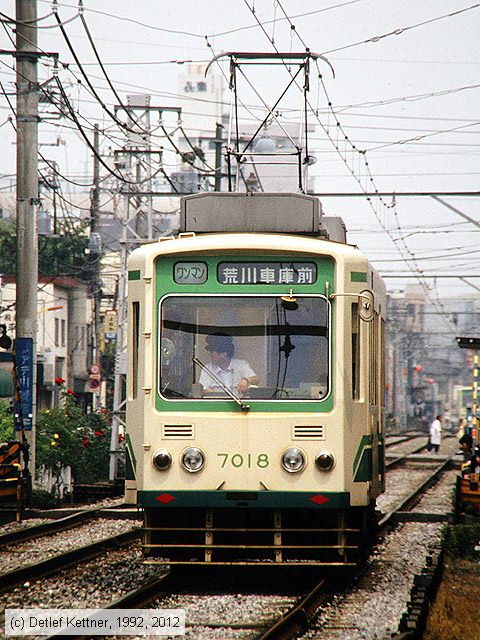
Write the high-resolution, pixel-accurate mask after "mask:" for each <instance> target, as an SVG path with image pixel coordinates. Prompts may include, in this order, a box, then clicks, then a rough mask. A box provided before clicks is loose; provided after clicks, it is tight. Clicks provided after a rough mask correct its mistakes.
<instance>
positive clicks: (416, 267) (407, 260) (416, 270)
mask: <svg viewBox="0 0 480 640" xmlns="http://www.w3.org/2000/svg"><path fill="white" fill-rule="evenodd" d="M244 2H245V4H246V5H247V7H248V9H249V10H250V11H251V13H252V14H253V16H254V17H255V19H256V20H257V22H258V25H259V27H260V29H261V30H262V31H263V33H264V34H265V35H266V36H267V38H268V39H269V41H270V38H269V37H268V34H267V32H266V30H265V28H264V26H263V24H262V23H261V22H260V20H259V19H258V18H257V16H256V14H255V11H254V9H253V8H252V7H251V6H250V5H249V3H248V0H244ZM277 2H278V5H279V7H280V8H281V10H282V12H283V13H284V16H285V17H286V19H287V20H288V21H289V24H290V27H291V32H292V33H295V34H296V36H297V37H298V38H299V40H300V41H301V43H302V45H303V46H304V47H305V50H306V51H307V52H308V51H309V48H308V46H307V45H306V43H305V41H304V40H303V39H302V37H301V36H300V34H299V33H298V32H297V30H296V29H295V25H293V23H292V22H291V20H290V18H289V16H288V14H287V13H286V11H285V10H284V8H283V6H282V3H281V1H280V0H277ZM479 6H480V5H479ZM455 13H456V12H455ZM271 45H272V46H273V48H274V49H275V51H276V52H277V53H279V51H278V49H277V47H276V46H275V43H274V42H271ZM325 53H326V52H325ZM315 62H316V65H317V69H318V77H319V80H320V82H321V85H322V88H323V90H324V93H325V95H326V97H327V100H328V106H329V108H331V110H332V113H333V114H334V116H335V118H336V124H337V127H339V128H340V131H341V132H342V134H343V136H344V138H345V140H346V141H347V142H348V143H349V144H350V145H351V147H352V150H355V151H357V148H356V145H354V144H353V143H351V142H350V141H349V138H348V136H347V135H346V133H345V131H344V130H343V128H342V125H341V123H340V122H339V121H338V116H337V115H336V114H335V112H334V111H333V108H332V102H331V100H330V98H329V96H328V92H327V90H326V86H325V84H324V82H323V75H322V73H321V72H320V69H319V67H318V60H316V61H315ZM284 66H285V67H286V69H287V71H289V68H288V66H287V64H286V63H285V62H284ZM289 73H291V72H290V71H289ZM307 103H308V106H309V108H310V109H311V110H312V111H313V113H314V114H315V110H314V109H312V107H311V105H310V103H309V102H308V101H307ZM317 120H318V122H319V124H320V125H321V126H322V128H323V130H324V131H325V133H326V134H327V137H328V138H329V139H330V141H331V142H332V144H334V146H335V148H336V149H337V151H338V152H339V155H340V157H341V158H342V160H343V161H344V163H345V164H346V166H347V167H348V168H349V170H350V172H351V173H352V176H353V177H354V178H355V180H356V181H357V183H358V184H359V186H360V188H361V189H362V191H364V192H366V189H364V187H363V185H362V183H361V181H360V180H359V179H358V178H357V176H356V175H355V173H354V171H353V170H352V169H351V168H350V167H349V166H348V163H347V161H346V158H344V157H343V155H342V154H341V152H340V150H339V148H338V144H335V142H334V141H333V140H332V139H331V137H330V135H329V134H328V131H327V130H326V129H325V127H324V125H323V123H321V121H320V119H319V118H318V115H317ZM358 152H359V153H360V154H363V155H365V151H362V150H358ZM364 161H365V166H366V168H367V172H368V175H369V180H370V182H371V183H373V185H374V184H375V183H374V178H373V175H372V173H371V170H370V167H369V163H368V160H367V158H366V157H365V158H364ZM374 190H375V191H377V192H378V189H377V188H376V187H375V189H374ZM377 197H378V199H379V201H380V202H381V203H382V205H383V206H384V207H386V208H389V209H392V208H393V210H394V215H395V216H396V220H397V224H398V212H397V210H396V202H395V200H394V201H393V202H392V204H391V205H390V204H387V203H386V202H385V200H384V199H383V197H382V196H377ZM367 202H368V203H369V204H370V207H371V209H372V211H373V213H374V214H375V217H376V218H377V220H378V222H379V224H380V225H381V226H382V228H383V229H384V230H385V232H386V233H387V234H388V235H389V237H390V238H391V240H392V241H393V242H394V244H397V241H396V239H395V238H394V236H393V235H392V233H391V231H390V230H389V229H388V227H386V225H385V224H384V222H383V221H382V220H381V218H380V216H379V215H378V212H377V211H376V208H375V207H374V206H373V203H372V200H371V198H370V197H367ZM402 244H403V246H404V249H405V250H406V251H407V253H408V254H409V256H410V257H407V256H405V255H404V254H403V255H402V257H403V259H404V260H405V263H406V264H407V266H408V268H409V269H410V270H411V271H412V273H413V274H414V275H415V276H416V277H417V279H418V280H419V282H420V284H421V285H422V287H423V288H424V290H425V292H426V295H427V296H428V297H430V288H429V286H428V283H427V282H426V281H425V279H424V277H423V272H422V269H421V268H420V267H419V265H418V263H417V261H416V258H415V256H414V254H413V253H412V252H411V251H410V249H409V248H408V245H406V243H405V241H403V243H402ZM400 253H403V252H402V251H400ZM411 263H412V264H411ZM431 301H432V303H433V304H439V305H440V306H443V304H442V302H441V301H440V300H439V299H438V296H437V301H434V300H431Z"/></svg>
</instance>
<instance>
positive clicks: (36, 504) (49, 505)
mask: <svg viewBox="0 0 480 640" xmlns="http://www.w3.org/2000/svg"><path fill="white" fill-rule="evenodd" d="M60 505H61V501H60V500H59V499H58V498H57V497H55V496H54V495H53V493H50V491H45V489H34V490H33V491H32V507H33V508H34V509H55V508H56V507H59V506H60Z"/></svg>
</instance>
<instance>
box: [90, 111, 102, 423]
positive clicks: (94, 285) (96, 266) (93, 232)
mask: <svg viewBox="0 0 480 640" xmlns="http://www.w3.org/2000/svg"><path fill="white" fill-rule="evenodd" d="M93 148H94V151H95V153H94V154H93V187H92V190H91V192H90V247H89V248H90V268H91V275H90V287H91V295H92V302H93V335H92V338H93V340H92V342H93V345H92V363H91V364H93V365H96V364H97V363H98V362H99V360H100V350H99V344H100V304H101V297H102V296H101V291H100V257H101V251H102V250H101V246H100V245H101V240H100V234H99V233H98V215H99V209H100V160H99V158H100V131H99V126H98V124H97V123H95V125H94V132H93ZM90 386H92V383H91V385H90ZM92 391H93V409H94V411H96V410H97V409H98V408H99V403H100V388H98V389H92Z"/></svg>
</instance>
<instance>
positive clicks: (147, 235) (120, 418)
mask: <svg viewBox="0 0 480 640" xmlns="http://www.w3.org/2000/svg"><path fill="white" fill-rule="evenodd" d="M119 111H123V112H126V115H127V118H128V124H129V127H130V131H129V132H128V136H127V144H126V145H125V147H124V148H123V149H122V150H121V151H118V152H117V153H116V158H117V160H116V161H117V163H121V164H122V166H123V168H124V171H125V174H126V175H127V177H128V179H129V180H130V184H126V185H121V188H122V193H123V195H124V197H125V208H124V218H123V221H122V223H123V232H122V237H121V239H120V244H121V267H120V275H119V279H118V297H117V303H116V310H117V319H118V329H117V343H116V350H115V375H114V390H113V420H112V436H111V446H110V471H109V478H110V480H115V478H116V476H117V467H118V456H119V453H121V451H120V450H119V445H118V439H119V435H120V430H121V429H124V428H125V404H126V398H125V377H126V357H125V354H126V344H125V343H126V322H127V305H126V291H127V280H126V279H127V259H128V256H129V254H130V252H131V251H132V250H133V249H134V248H135V247H138V246H139V245H141V244H142V243H143V242H145V241H151V240H152V239H153V201H152V193H153V192H152V173H153V171H152V162H153V161H154V160H153V158H155V157H158V166H161V164H162V150H161V149H153V150H152V148H151V118H150V116H151V114H152V113H157V114H158V117H159V121H160V123H161V122H162V117H163V113H164V112H173V113H176V114H177V116H178V118H180V114H181V109H180V108H179V107H160V106H152V105H150V95H148V94H143V95H129V96H127V105H117V106H115V112H116V113H117V112H119Z"/></svg>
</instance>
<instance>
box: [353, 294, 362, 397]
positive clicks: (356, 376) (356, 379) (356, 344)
mask: <svg viewBox="0 0 480 640" xmlns="http://www.w3.org/2000/svg"><path fill="white" fill-rule="evenodd" d="M360 369H361V367H360V318H359V316H358V303H357V302H354V303H353V304H352V398H353V400H359V399H360Z"/></svg>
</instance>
